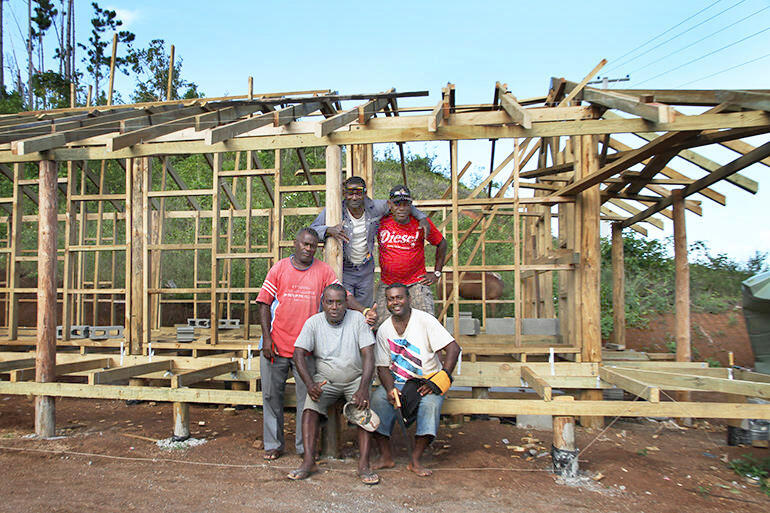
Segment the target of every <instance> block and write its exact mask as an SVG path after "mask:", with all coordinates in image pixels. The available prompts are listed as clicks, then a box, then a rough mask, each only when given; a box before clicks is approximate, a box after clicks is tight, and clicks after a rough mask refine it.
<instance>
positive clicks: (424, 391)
mask: <svg viewBox="0 0 770 513" xmlns="http://www.w3.org/2000/svg"><path fill="white" fill-rule="evenodd" d="M417 393H418V394H420V395H421V396H426V395H428V394H433V393H435V392H433V389H432V388H431V387H429V386H428V385H421V386H420V388H418V389H417Z"/></svg>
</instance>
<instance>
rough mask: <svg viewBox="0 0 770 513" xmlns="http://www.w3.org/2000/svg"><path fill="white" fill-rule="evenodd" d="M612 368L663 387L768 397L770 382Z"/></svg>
mask: <svg viewBox="0 0 770 513" xmlns="http://www.w3.org/2000/svg"><path fill="white" fill-rule="evenodd" d="M613 370H614V371H616V372H617V373H618V374H622V375H623V376H626V377H629V378H632V379H636V380H639V381H643V382H645V383H649V384H651V385H655V386H658V387H660V388H663V389H665V388H666V387H668V386H673V387H677V388H681V389H687V390H695V391H701V392H720V393H723V394H736V395H744V396H749V397H761V398H763V399H770V383H761V382H758V381H742V380H739V379H728V378H715V377H712V376H701V375H697V374H686V373H679V372H668V371H656V370H647V369H631V368H628V367H621V366H617V367H613ZM768 409H770V408H768Z"/></svg>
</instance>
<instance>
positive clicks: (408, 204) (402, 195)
mask: <svg viewBox="0 0 770 513" xmlns="http://www.w3.org/2000/svg"><path fill="white" fill-rule="evenodd" d="M388 198H389V199H388V205H389V206H390V213H391V215H392V216H393V219H394V220H395V221H396V222H397V223H399V224H407V223H408V222H409V216H410V214H411V212H412V193H411V191H410V190H409V188H408V187H407V186H406V185H396V186H394V187H393V188H392V189H390V195H389V197H388Z"/></svg>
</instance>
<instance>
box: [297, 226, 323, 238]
mask: <svg viewBox="0 0 770 513" xmlns="http://www.w3.org/2000/svg"><path fill="white" fill-rule="evenodd" d="M303 233H309V234H310V235H311V236H312V237H313V238H314V239H315V241H316V242H320V240H321V238H320V237H319V236H318V232H316V231H315V230H314V229H312V228H311V227H309V226H305V227H304V228H300V229H299V230H298V231H297V236H296V238H295V240H299V236H300V235H302V234H303Z"/></svg>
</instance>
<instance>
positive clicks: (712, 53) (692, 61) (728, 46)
mask: <svg viewBox="0 0 770 513" xmlns="http://www.w3.org/2000/svg"><path fill="white" fill-rule="evenodd" d="M768 30H770V27H766V28H764V29H762V30H760V31H758V32H754V33H753V34H751V35H750V36H746V37H744V38H743V39H739V40H738V41H735V42H732V43H730V44H726V45H724V46H723V47H721V48H717V49H716V50H714V51H712V52H709V53H707V54H706V55H702V56H700V57H698V58H695V59H692V60H691V61H688V62H685V63H684V64H680V65H679V66H677V67H675V68H672V69H670V70H668V71H664V72H663V73H658V74H657V75H655V76H653V77H650V78H648V79H647V80H643V81H641V82H639V83H638V84H636V86H637V87H638V86H640V85H642V84H645V83H647V82H649V81H650V80H654V79H656V78H658V77H662V76H663V75H668V74H669V73H671V72H672V71H676V70H679V69H682V68H684V67H685V66H689V65H690V64H693V63H695V62H698V61H700V60H703V59H705V58H706V57H710V56H712V55H714V54H715V53H719V52H721V51H722V50H726V49H727V48H730V47H731V46H735V45H737V44H738V43H742V42H744V41H746V40H747V39H751V38H752V37H756V36H758V35H760V34H762V33H763V32H767V31H768Z"/></svg>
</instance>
